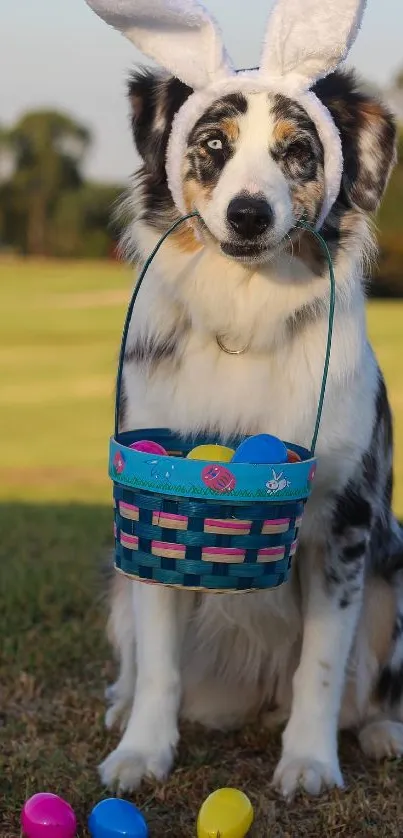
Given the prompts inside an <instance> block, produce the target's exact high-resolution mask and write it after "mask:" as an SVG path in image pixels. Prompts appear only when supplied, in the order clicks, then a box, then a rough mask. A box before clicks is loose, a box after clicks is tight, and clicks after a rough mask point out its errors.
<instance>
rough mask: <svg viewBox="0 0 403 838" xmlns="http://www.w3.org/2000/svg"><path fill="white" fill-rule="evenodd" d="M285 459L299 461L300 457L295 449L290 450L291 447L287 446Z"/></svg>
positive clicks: (290, 461) (291, 461) (293, 461)
mask: <svg viewBox="0 0 403 838" xmlns="http://www.w3.org/2000/svg"><path fill="white" fill-rule="evenodd" d="M287 461H288V462H289V463H300V462H301V457H300V456H299V454H297V452H296V451H291V448H287Z"/></svg>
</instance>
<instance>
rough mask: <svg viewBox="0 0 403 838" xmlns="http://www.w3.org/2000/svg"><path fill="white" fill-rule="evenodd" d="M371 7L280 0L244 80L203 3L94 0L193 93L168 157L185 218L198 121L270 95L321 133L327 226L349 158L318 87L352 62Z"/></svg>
mask: <svg viewBox="0 0 403 838" xmlns="http://www.w3.org/2000/svg"><path fill="white" fill-rule="evenodd" d="M366 2H367V0H276V3H275V6H274V8H273V10H272V12H271V14H270V17H269V21H268V26H267V33H266V39H265V44H264V48H263V52H262V58H261V63H260V69H259V70H258V71H248V72H242V73H237V72H236V71H235V70H234V68H233V66H232V63H231V61H230V59H229V57H228V55H227V53H226V50H225V47H224V44H223V41H222V39H221V34H220V31H219V29H218V27H217V25H216V23H215V21H214V20H213V18H212V17H211V16H210V14H209V13H208V12H207V10H206V9H205V8H204V7H203V6H202V4H201V3H199V2H198V0H87V3H88V5H89V6H91V8H92V9H93V10H94V11H95V12H96V13H97V14H98V15H99V16H100V17H102V18H103V19H104V20H105V21H106V22H107V23H109V24H110V25H111V26H113V27H115V29H118V30H120V31H121V32H122V33H123V34H124V35H126V37H127V38H129V40H130V41H132V42H133V43H134V44H135V46H136V47H137V48H138V49H139V50H141V51H142V52H143V53H145V54H146V55H148V56H149V57H150V58H153V59H154V60H155V61H156V62H157V63H158V64H160V65H161V66H163V67H165V68H166V69H167V70H169V71H170V72H171V73H173V74H174V75H175V76H176V77H177V78H179V79H180V80H181V81H183V82H185V83H186V84H187V85H189V86H190V87H192V89H193V90H194V93H193V94H192V95H191V96H190V97H189V98H188V99H187V100H186V102H185V103H184V105H182V107H181V108H180V109H179V111H178V112H177V114H176V116H175V119H174V121H173V125H172V130H171V135H170V138H169V143H168V150H167V164H166V168H167V176H168V184H169V188H170V190H171V193H172V197H173V199H174V202H175V204H176V206H177V208H178V209H179V210H180V212H181V213H185V212H186V206H185V200H184V196H183V189H182V171H181V170H182V163H183V154H184V152H185V148H186V142H187V138H188V136H189V133H190V131H191V129H192V127H193V126H194V124H195V123H196V121H197V120H198V118H199V117H200V116H201V114H202V113H203V111H204V110H205V108H206V107H208V106H209V104H211V103H212V102H213V101H214V100H215V99H217V98H219V97H220V96H222V95H225V94H227V93H232V92H237V91H245V92H250V93H253V92H258V91H262V90H265V91H267V92H271V93H281V94H283V95H285V96H288V97H290V98H292V99H294V100H296V101H297V102H299V103H300V104H301V105H302V107H303V108H305V110H306V111H307V113H308V115H309V116H310V118H311V119H312V121H313V122H314V124H315V126H316V129H317V131H318V134H319V137H320V139H321V142H322V144H323V147H324V155H325V198H324V202H323V207H322V210H321V215H320V218H319V220H318V224H317V227H320V226H321V225H322V223H323V221H324V219H325V218H326V216H327V215H328V213H329V211H330V209H331V208H332V206H333V204H334V202H335V200H336V198H337V196H338V194H339V190H340V183H341V177H342V169H343V157H342V150H341V142H340V136H339V133H338V130H337V128H336V125H335V123H334V122H333V119H332V117H331V115H330V113H329V111H328V110H327V108H326V107H325V106H324V105H323V104H322V103H321V102H320V100H319V99H318V98H317V96H316V95H315V94H314V93H313V91H312V90H311V87H312V85H314V84H315V82H316V81H318V79H321V78H324V77H325V76H327V75H328V74H329V73H331V72H332V71H333V70H335V69H336V68H337V67H338V66H339V64H340V63H341V62H342V61H344V60H345V58H346V57H347V55H348V52H349V50H350V48H351V46H352V44H353V43H354V41H355V38H356V36H357V33H358V30H359V27H360V24H361V20H362V16H363V13H364V9H365V6H366Z"/></svg>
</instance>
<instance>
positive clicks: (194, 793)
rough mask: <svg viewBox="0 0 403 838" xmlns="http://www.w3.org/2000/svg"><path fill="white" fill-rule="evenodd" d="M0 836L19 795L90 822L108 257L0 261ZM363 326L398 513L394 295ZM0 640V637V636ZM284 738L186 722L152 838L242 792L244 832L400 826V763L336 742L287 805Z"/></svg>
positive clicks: (94, 790) (106, 429)
mask: <svg viewBox="0 0 403 838" xmlns="http://www.w3.org/2000/svg"><path fill="white" fill-rule="evenodd" d="M0 288H1V291H0V381H1V390H0V416H1V420H0V427H1V441H0V447H1V455H0V464H1V465H0V554H1V555H0V636H1V644H0V742H1V746H0V836H1V838H18V836H19V834H20V832H19V811H20V808H21V805H22V803H23V801H24V799H25V798H26V797H28V796H29V795H31V794H33V793H34V792H36V791H40V790H53V791H55V792H57V793H59V794H62V795H64V796H65V797H67V798H68V799H69V800H70V802H71V803H72V805H73V806H74V808H75V809H76V811H77V814H78V817H79V824H80V826H79V832H78V835H79V837H80V838H84V836H87V834H88V833H87V832H86V828H85V824H86V818H87V815H88V813H89V811H90V810H91V807H92V806H93V805H94V803H95V802H96V801H97V800H99V799H100V798H101V797H102V795H103V790H102V788H101V787H100V785H99V783H98V779H97V775H96V771H95V766H96V764H97V763H98V762H99V761H100V760H101V759H102V758H103V757H104V756H105V755H106V754H107V753H108V751H109V750H110V749H111V748H112V747H113V746H114V745H115V743H116V742H117V735H115V734H113V735H112V734H108V733H106V731H104V729H103V711H104V706H103V697H102V693H103V686H104V684H105V682H106V681H107V680H108V679H109V678H110V677H111V676H112V674H113V668H112V664H111V663H110V654H109V650H108V649H107V648H106V646H105V645H104V639H103V626H104V616H105V615H104V606H103V602H102V583H101V581H100V575H99V567H100V564H101V562H102V560H103V556H104V555H105V552H106V551H107V549H108V547H110V544H111V520H112V514H111V508H110V501H109V498H110V486H109V481H108V478H107V476H106V456H107V445H108V436H109V433H110V429H111V425H112V396H113V385H114V373H115V359H116V353H117V347H118V341H119V337H120V329H121V325H122V319H123V313H124V303H125V301H126V299H127V297H128V294H129V288H130V274H129V273H128V271H127V270H126V269H125V268H123V267H120V266H118V265H116V266H111V265H106V264H88V265H87V264H85V265H84V264H77V265H74V264H73V265H68V264H63V263H61V264H52V263H44V264H40V263H35V264H29V263H25V264H24V263H12V262H8V263H0ZM369 323H370V331H371V335H372V337H373V341H374V344H375V347H376V349H377V352H378V355H379V358H380V361H381V364H382V366H383V369H384V371H385V374H386V379H387V383H388V386H389V390H390V395H391V401H392V405H393V408H394V412H395V421H396V443H397V465H396V483H397V485H396V498H395V505H396V510H397V511H398V513H399V514H400V515H403V379H402V375H401V358H402V349H403V337H402V323H403V305H402V304H390V303H374V304H372V305H371V306H370V308H369ZM3 641H4V642H3ZM279 748H280V740H279V737H273V736H269V735H268V734H266V733H262V731H261V730H259V729H257V728H251V729H248V730H244V731H243V732H241V733H239V734H236V735H232V736H219V735H207V736H206V734H205V733H202V732H200V731H198V730H194V729H192V730H187V731H185V737H184V740H183V745H182V748H181V753H180V756H179V760H178V766H179V767H178V769H177V771H176V772H175V774H174V775H173V777H172V779H171V780H170V782H169V783H168V784H167V785H166V786H165V787H164V788H161V787H157V788H156V787H155V786H153V785H150V786H148V787H145V788H144V789H143V790H142V792H141V793H140V794H138V795H136V797H135V800H136V802H137V803H138V804H140V805H141V806H143V807H144V811H145V814H146V816H147V818H148V820H149V824H150V834H151V838H162V837H163V836H175V838H179V836H181V838H182V836H183V837H184V838H194V836H195V826H194V824H195V818H196V814H197V810H198V807H199V806H200V804H201V803H202V801H203V799H204V798H205V797H206V796H207V794H208V793H209V792H210V791H213V790H214V789H215V788H217V787H219V786H222V785H227V784H231V785H235V786H238V787H240V788H243V789H244V790H245V791H246V792H247V793H248V794H249V795H250V797H251V799H252V801H253V803H254V805H255V809H256V824H255V827H254V830H253V835H254V836H255V838H268V836H270V838H297V836H298V838H300V836H301V838H302V836H318V837H319V836H322V835H323V836H324V835H325V834H329V835H331V836H332V838H333V836H346V838H351V836H363V838H364V836H376V838H383V836H385V838H386V836H387V838H397V836H400V835H401V833H402V824H403V800H402V792H401V789H402V782H403V769H402V768H401V767H400V765H399V764H398V763H397V762H392V763H390V764H387V765H386V764H385V765H382V766H374V765H373V764H372V763H369V762H368V761H366V760H364V759H363V757H362V756H361V754H360V752H359V750H358V748H357V746H356V744H355V742H354V740H353V739H352V738H350V737H344V738H343V739H342V764H343V768H344V771H345V778H346V781H347V783H348V789H347V791H346V792H344V793H343V794H339V793H332V794H329V795H327V796H325V797H323V798H321V799H320V801H317V802H315V801H311V800H308V799H299V800H297V801H295V802H294V803H293V804H292V805H291V806H287V805H286V804H284V803H283V802H282V801H280V800H279V799H278V798H277V797H276V795H275V794H274V793H273V792H272V790H271V789H270V778H271V774H272V770H273V768H274V765H275V762H276V760H277V758H278V755H279Z"/></svg>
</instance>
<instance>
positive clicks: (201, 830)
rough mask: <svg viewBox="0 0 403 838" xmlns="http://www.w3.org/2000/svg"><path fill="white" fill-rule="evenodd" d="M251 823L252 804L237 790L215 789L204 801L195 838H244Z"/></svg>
mask: <svg viewBox="0 0 403 838" xmlns="http://www.w3.org/2000/svg"><path fill="white" fill-rule="evenodd" d="M252 822H253V809H252V804H251V802H250V800H249V798H248V797H246V794H244V793H243V792H242V791H238V789H217V791H214V792H213V794H210V796H209V797H208V798H207V800H205V801H204V803H203V806H202V807H201V809H200V812H199V817H198V819H197V838H244V836H245V835H246V834H247V833H248V831H249V829H250V827H251V826H252Z"/></svg>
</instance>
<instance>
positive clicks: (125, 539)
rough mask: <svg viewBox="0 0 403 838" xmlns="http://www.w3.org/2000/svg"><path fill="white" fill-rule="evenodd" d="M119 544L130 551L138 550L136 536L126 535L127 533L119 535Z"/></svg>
mask: <svg viewBox="0 0 403 838" xmlns="http://www.w3.org/2000/svg"><path fill="white" fill-rule="evenodd" d="M120 543H121V544H123V547H129V548H130V549H131V550H138V548H139V540H138V537H137V535H128V533H127V532H121V533H120Z"/></svg>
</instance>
